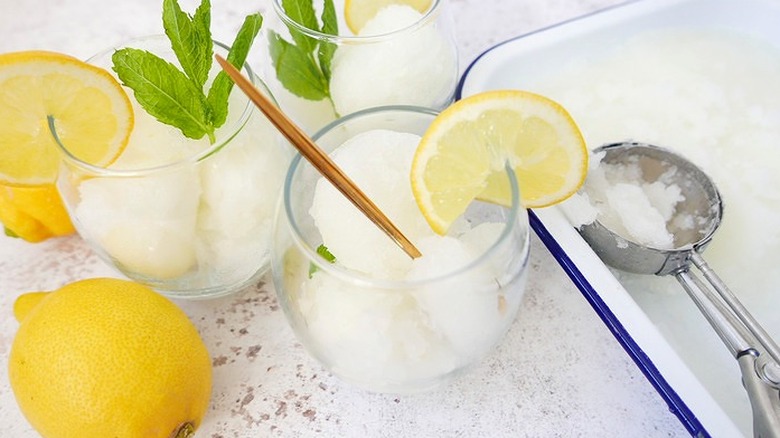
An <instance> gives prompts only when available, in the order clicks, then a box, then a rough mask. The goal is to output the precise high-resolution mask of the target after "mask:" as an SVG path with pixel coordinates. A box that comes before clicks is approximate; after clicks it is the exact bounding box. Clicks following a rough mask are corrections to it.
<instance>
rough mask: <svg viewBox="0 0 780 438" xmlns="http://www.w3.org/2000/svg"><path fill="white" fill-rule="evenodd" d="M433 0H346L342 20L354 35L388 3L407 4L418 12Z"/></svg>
mask: <svg viewBox="0 0 780 438" xmlns="http://www.w3.org/2000/svg"><path fill="white" fill-rule="evenodd" d="M431 3H433V0H346V1H345V2H344V21H346V22H347V27H349V30H351V31H352V33H354V34H355V35H357V34H358V33H359V32H360V29H362V28H363V26H365V25H366V23H368V22H369V21H370V20H371V19H372V18H374V16H375V15H376V13H377V12H379V10H380V9H382V8H384V7H385V6H389V5H407V6H411V7H413V8H414V9H416V10H417V11H418V12H420V13H421V14H422V13H425V11H427V10H428V8H430V7H431Z"/></svg>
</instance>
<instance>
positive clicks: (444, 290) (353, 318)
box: [272, 106, 529, 393]
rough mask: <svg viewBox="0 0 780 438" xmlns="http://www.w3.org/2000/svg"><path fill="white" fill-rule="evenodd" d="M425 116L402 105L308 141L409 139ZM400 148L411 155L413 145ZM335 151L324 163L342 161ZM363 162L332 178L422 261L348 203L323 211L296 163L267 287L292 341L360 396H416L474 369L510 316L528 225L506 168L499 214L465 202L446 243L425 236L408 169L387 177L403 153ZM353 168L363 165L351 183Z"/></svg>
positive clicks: (312, 175) (303, 165)
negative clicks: (352, 190) (352, 189)
mask: <svg viewBox="0 0 780 438" xmlns="http://www.w3.org/2000/svg"><path fill="white" fill-rule="evenodd" d="M436 114H437V112H436V111H434V110H430V109H424V108H418V107H403V106H396V107H382V108H374V109H369V110H363V111H359V112H357V113H354V114H352V115H349V116H347V117H344V118H341V119H339V120H337V121H335V122H334V123H331V124H330V125H328V126H327V127H325V128H324V129H323V130H321V131H320V132H318V133H317V134H316V135H315V137H314V138H315V141H316V142H317V144H318V145H319V146H320V147H322V148H323V149H324V150H325V151H326V152H329V153H331V152H333V151H334V149H336V148H338V147H339V146H340V145H342V143H344V142H345V141H347V140H353V139H357V138H359V137H360V136H362V135H364V134H366V133H367V132H368V133H369V134H371V133H373V132H376V131H375V130H387V131H392V132H394V133H403V134H399V135H408V134H407V133H410V134H415V135H417V136H420V135H422V134H423V133H424V131H425V129H426V128H427V126H428V125H429V124H430V123H431V122H432V121H433V119H434V118H435V117H436ZM385 132H386V131H385ZM382 135H384V134H382ZM394 135H395V134H394ZM357 147H359V148H362V147H364V145H363V144H360V145H359V146H357ZM365 147H367V146H365ZM411 147H412V153H413V150H414V148H415V147H416V142H415V143H413V144H412V146H411ZM343 150H344V147H341V149H339V151H338V154H337V156H336V157H335V158H334V160H336V162H337V163H339V161H341V162H342V163H347V164H349V161H350V158H349V155H347V154H346V153H345V152H342V151H343ZM351 150H352V151H353V152H354V151H355V150H356V149H351ZM345 155H346V157H345ZM370 155H371V156H373V157H375V158H376V161H375V162H374V163H366V162H364V161H359V162H358V164H357V165H355V163H354V159H352V164H350V165H348V166H345V167H342V169H343V170H344V171H345V173H347V175H349V176H350V177H351V178H352V179H353V180H354V181H355V182H356V183H357V184H358V186H360V187H361V189H363V190H364V192H366V194H367V195H368V196H369V197H370V198H371V199H372V200H373V201H374V202H375V203H376V204H377V205H378V206H379V207H380V209H382V210H383V212H384V213H385V214H387V215H388V217H389V218H390V219H391V220H392V221H393V222H394V223H395V224H396V225H398V226H399V228H400V229H401V231H402V232H404V234H406V235H407V237H409V238H410V239H411V240H412V242H413V243H415V245H417V246H418V248H419V249H420V250H421V251H422V254H423V255H422V257H420V258H418V259H415V260H412V259H410V258H409V257H408V256H406V254H405V253H403V252H402V250H400V249H399V248H398V247H396V246H395V244H394V242H392V241H391V240H390V239H389V238H387V236H385V235H384V234H382V233H381V232H380V231H378V230H377V229H376V228H375V227H374V225H373V224H372V223H370V221H368V220H367V219H365V218H362V217H361V216H359V215H360V213H359V212H357V210H356V209H355V208H354V207H352V205H351V204H349V203H348V201H344V203H331V204H328V203H323V202H324V201H322V199H323V198H321V197H322V196H324V195H323V194H322V193H321V191H322V190H326V189H325V188H324V186H323V185H324V184H328V183H327V182H325V181H324V180H321V177H320V175H319V174H318V173H317V172H316V170H314V169H313V167H312V166H311V165H310V164H309V163H308V162H306V161H303V160H301V158H300V156H298V157H296V158H294V159H293V162H292V164H291V166H290V169H289V171H288V173H287V178H286V181H285V184H284V195H283V198H282V199H281V200H280V206H279V208H278V210H277V216H276V225H275V232H274V233H275V237H274V244H273V248H272V272H273V279H274V285H275V287H276V291H277V294H278V297H279V300H280V303H281V306H282V308H283V309H284V311H285V314H286V316H287V318H288V320H289V322H290V324H291V326H292V328H293V330H294V332H295V334H296V335H297V337H298V338H299V339H300V341H301V342H302V344H303V345H304V346H305V347H306V348H307V350H308V351H309V352H310V353H311V354H312V355H313V356H314V357H315V358H316V359H317V360H319V361H320V362H321V363H322V364H323V365H324V366H325V367H326V368H327V369H328V370H330V371H331V372H332V373H333V374H335V375H336V376H338V377H340V378H341V379H343V380H345V381H348V382H351V383H353V384H355V385H357V386H359V387H362V388H365V389H368V390H370V391H376V392H388V393H409V392H417V391H424V390H428V389H431V388H434V387H436V386H438V385H441V384H443V383H445V382H447V381H448V380H450V379H451V378H453V377H454V376H456V375H458V374H459V373H461V372H463V371H464V370H466V369H468V368H469V367H470V366H471V365H473V364H475V363H477V362H479V360H480V359H481V358H483V357H484V356H485V355H486V354H487V353H488V352H489V351H490V350H491V349H492V348H493V347H494V346H495V345H496V344H497V343H498V342H499V341H500V340H501V338H502V337H503V335H504V334H505V332H506V331H507V329H508V327H509V326H510V324H511V323H512V321H513V320H514V319H515V316H516V314H517V310H518V308H519V306H520V302H521V299H522V296H523V292H524V287H525V281H526V276H527V264H528V253H529V226H528V217H527V214H526V211H525V210H524V209H523V208H521V207H520V205H519V189H518V186H517V180H516V178H515V175H514V173H513V172H512V171H511V170H507V172H506V177H507V178H508V180H509V183H510V185H511V187H512V194H513V199H512V206H511V208H505V207H500V206H498V205H494V204H488V203H483V202H478V201H475V202H474V203H472V205H471V206H470V207H469V209H468V211H467V212H466V213H465V215H464V216H463V217H462V218H461V219H459V221H458V222H457V223H456V224H455V225H453V227H452V230H451V231H450V232H449V234H448V235H447V236H438V235H435V234H434V233H433V232H432V231H431V230H430V228H429V227H427V224H426V223H425V222H424V219H422V215H421V213H420V212H419V210H418V209H417V207H416V204H414V200H413V198H412V194H411V188H410V183H409V179H408V169H406V172H404V171H403V169H402V170H400V171H398V170H390V169H391V168H393V169H395V167H396V164H397V163H398V162H402V163H405V164H404V166H406V167H409V166H410V164H411V157H409V156H407V155H409V154H408V153H406V155H404V156H402V157H401V159H400V160H399V159H398V158H389V157H390V156H391V155H392V156H393V157H398V156H401V155H403V154H400V153H396V152H392V151H388V153H387V154H385V155H383V154H373V153H371V154H370ZM344 160H346V161H344ZM369 161H370V160H369ZM355 166H357V167H356V168H358V169H359V168H361V167H363V171H362V172H359V173H360V174H359V175H356V174H355V172H352V170H354V169H352V168H351V167H355ZM371 166H380V168H381V169H380V170H379V171H377V170H376V169H374V168H373V167H371ZM391 174H392V175H395V178H393V177H389V179H388V175H391ZM377 181H379V183H378V185H377ZM377 186H378V187H380V189H378V190H379V191H377V189H376V187H377ZM380 192H381V193H380ZM336 193H337V192H336ZM409 198H412V199H409ZM396 201H398V202H396ZM410 203H411V204H410ZM350 209H351V211H348V210H350ZM401 211H403V213H400V212H401ZM355 215H358V216H355ZM410 223H417V224H419V223H422V224H423V225H424V227H425V228H426V229H425V230H423V229H421V228H420V227H419V226H415V225H410ZM333 227H336V228H339V229H338V230H336V231H334V230H333ZM370 233H379V234H378V235H373V236H371V235H369V234H370ZM334 258H335V260H334Z"/></svg>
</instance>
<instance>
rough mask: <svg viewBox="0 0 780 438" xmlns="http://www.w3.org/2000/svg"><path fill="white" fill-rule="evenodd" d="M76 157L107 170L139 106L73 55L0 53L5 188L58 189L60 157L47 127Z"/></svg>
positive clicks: (0, 160) (0, 167) (0, 173)
mask: <svg viewBox="0 0 780 438" xmlns="http://www.w3.org/2000/svg"><path fill="white" fill-rule="evenodd" d="M49 117H52V118H53V120H54V123H55V125H56V127H57V133H58V135H59V137H60V140H61V141H62V143H63V144H64V145H66V146H67V147H68V150H69V151H70V152H71V153H72V154H73V155H74V156H76V157H78V158H79V159H81V160H82V161H85V162H87V163H90V164H94V165H98V166H105V165H108V164H110V163H111V162H113V161H114V160H115V159H116V158H117V157H118V156H119V154H120V153H121V152H122V150H123V149H124V147H125V145H126V144H127V140H128V138H129V136H130V131H131V130H132V127H133V108H132V106H131V103H130V99H129V98H128V97H127V94H126V93H125V91H124V89H122V86H121V85H120V84H119V82H117V81H116V79H114V77H113V76H111V74H109V73H108V72H107V71H105V70H103V69H101V68H98V67H95V66H93V65H90V64H87V63H84V62H82V61H79V60H78V59H76V58H73V57H71V56H67V55H63V54H59V53H53V52H44V51H26V52H12V53H5V54H2V55H0V120H2V123H0V182H5V183H8V184H14V185H41V184H49V183H52V182H53V181H54V179H55V177H56V175H57V168H58V166H59V161H60V152H59V151H58V148H57V144H56V143H55V140H54V137H53V136H52V134H51V132H50V129H49Z"/></svg>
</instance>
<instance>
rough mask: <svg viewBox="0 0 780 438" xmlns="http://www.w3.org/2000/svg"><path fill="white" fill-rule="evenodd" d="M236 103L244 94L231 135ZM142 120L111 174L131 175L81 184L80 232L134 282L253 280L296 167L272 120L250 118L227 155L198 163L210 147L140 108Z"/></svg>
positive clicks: (188, 285)
mask: <svg viewBox="0 0 780 438" xmlns="http://www.w3.org/2000/svg"><path fill="white" fill-rule="evenodd" d="M234 96H241V95H240V93H239V94H236V93H235V92H234V93H233V94H232V95H231V109H230V114H233V119H230V120H228V122H227V123H226V124H225V126H224V127H223V129H225V128H228V127H229V126H231V124H234V123H236V121H232V120H234V119H236V120H237V119H238V117H239V115H240V114H241V113H242V110H243V108H241V102H246V100H245V99H244V98H243V97H234ZM135 115H136V116H135V117H136V123H135V127H134V129H133V132H132V136H131V138H130V141H129V143H128V146H127V148H126V150H125V152H124V153H123V154H122V155H121V156H120V157H119V159H118V160H117V161H116V162H115V163H114V164H112V165H111V166H110V169H112V170H120V171H124V172H126V173H125V174H123V175H119V176H107V177H95V178H85V179H84V180H83V181H81V183H80V185H79V186H78V199H79V201H78V203H77V205H76V206H75V219H76V221H77V223H78V224H79V225H80V227H79V228H80V232H81V233H82V234H83V235H84V236H85V237H87V238H88V239H90V240H92V241H94V242H95V243H97V244H98V247H99V248H100V249H101V250H102V251H104V252H105V253H106V255H107V256H108V257H110V258H111V259H112V260H113V261H114V262H115V263H116V264H117V266H118V267H120V269H122V270H123V272H125V273H126V274H128V275H130V276H131V277H133V278H142V279H148V280H150V281H153V282H155V284H169V285H174V286H173V287H174V288H175V289H198V288H209V287H215V286H219V285H225V286H227V285H234V284H237V283H240V282H242V281H245V280H247V279H249V278H250V277H251V276H252V274H254V273H255V272H256V271H257V270H258V269H260V268H262V266H263V265H264V264H265V262H266V259H267V257H268V249H269V246H270V233H271V221H272V215H273V209H274V207H275V204H276V199H277V196H278V192H279V188H280V186H281V182H282V180H283V177H284V172H285V170H286V164H287V163H288V162H289V155H290V152H289V150H288V149H286V148H284V145H281V144H277V143H276V137H275V130H274V128H273V127H272V126H271V125H270V123H269V122H268V121H267V119H265V118H264V117H250V118H249V119H248V121H247V122H246V125H245V126H244V127H243V128H242V132H241V133H239V134H238V135H236V136H235V137H234V138H233V139H232V140H231V141H229V142H227V143H226V144H225V146H224V147H223V148H222V149H220V150H218V151H217V152H215V153H214V154H213V155H211V156H209V157H206V158H204V159H202V160H200V161H197V160H196V158H195V157H197V155H198V154H202V153H204V151H206V150H208V149H209V148H210V144H209V141H208V139H206V138H203V139H201V140H192V139H188V138H186V137H184V136H183V135H182V134H181V131H179V130H178V129H176V128H173V127H171V126H168V125H164V124H162V123H160V122H158V121H157V120H155V119H154V118H153V117H152V116H150V115H149V114H148V113H146V111H144V110H143V109H142V108H140V107H139V106H138V105H137V104H136V107H135ZM217 136H218V138H219V136H220V132H219V130H218V132H217ZM174 163H178V164H174ZM155 167H158V169H154V168H155ZM148 169H153V170H148ZM167 281H170V283H166V282H167Z"/></svg>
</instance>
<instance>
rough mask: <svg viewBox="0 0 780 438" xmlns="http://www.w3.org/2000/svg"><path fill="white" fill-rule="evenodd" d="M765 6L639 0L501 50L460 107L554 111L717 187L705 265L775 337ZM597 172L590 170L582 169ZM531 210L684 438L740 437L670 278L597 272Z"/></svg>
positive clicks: (777, 279)
mask: <svg viewBox="0 0 780 438" xmlns="http://www.w3.org/2000/svg"><path fill="white" fill-rule="evenodd" d="M777 23H780V3H778V2H776V1H768V0H767V1H761V0H746V1H736V0H658V1H651V0H641V1H635V2H630V3H626V4H623V5H620V6H617V7H614V8H611V9H608V10H605V11H601V12H598V13H596V14H593V15H589V16H585V17H582V18H579V19H576V20H573V21H569V22H565V23H562V24H560V25H557V26H553V27H551V28H547V29H543V30H541V31H538V32H534V33H531V34H528V35H523V36H520V37H518V38H516V39H513V40H510V41H507V42H504V43H502V44H499V45H498V46H496V47H494V48H492V49H490V50H488V51H486V52H485V53H483V54H482V55H481V56H480V57H479V58H478V59H477V60H475V61H474V63H473V64H472V65H471V66H470V67H469V69H468V70H467V71H466V73H465V74H464V76H463V79H462V81H461V84H460V89H459V96H461V97H463V96H468V95H471V94H474V93H477V92H480V91H484V90H489V89H502V88H520V89H525V90H529V91H533V92H538V93H540V94H544V95H547V96H549V97H551V98H553V99H554V100H557V101H558V102H560V103H561V104H563V106H564V107H566V108H567V109H568V110H569V111H570V112H571V114H572V116H573V117H574V119H575V120H576V121H577V123H578V124H579V126H580V128H581V129H582V132H583V135H584V136H585V139H586V141H587V143H588V146H589V147H590V148H592V149H593V148H596V147H598V146H601V145H603V144H607V143H615V142H621V141H638V142H646V143H651V144H655V145H658V146H662V147H665V148H668V149H671V150H673V151H676V152H678V153H680V154H681V155H683V156H685V157H686V158H687V159H689V160H691V161H692V162H694V163H695V164H696V165H697V166H699V167H701V168H702V169H703V170H704V171H705V172H706V173H707V174H709V175H710V176H711V177H712V178H713V179H714V181H715V184H716V185H717V187H718V189H719V190H720V192H721V194H722V196H723V199H724V203H725V211H724V217H723V222H722V224H721V227H720V228H719V230H718V231H717V233H716V234H715V236H714V238H713V240H712V242H711V243H710V244H709V246H708V247H707V248H706V249H705V250H704V252H703V254H704V255H705V256H706V258H707V261H708V262H709V264H710V266H712V267H713V268H714V269H715V271H717V272H718V274H719V275H720V276H721V277H722V278H723V279H724V280H725V282H726V283H727V284H728V285H729V286H730V287H731V289H732V290H733V291H734V293H735V294H736V295H737V296H738V297H739V299H740V300H741V301H742V302H743V303H744V304H745V306H746V307H747V308H748V309H749V310H750V311H751V312H752V313H753V315H754V316H755V317H756V319H758V320H759V321H760V322H761V323H762V324H763V326H764V328H766V329H767V331H768V332H769V334H770V335H772V336H773V337H774V338H775V340H778V339H780V269H778V268H777V266H776V260H778V256H777V255H778V254H780V153H778V151H777V144H778V141H780V81H778V80H777V78H778V77H780V26H778V24H777ZM592 161H594V162H595V161H597V160H592ZM577 199H578V198H576V197H575V198H573V199H572V200H571V201H567V203H565V204H564V205H563V206H560V207H558V206H556V207H551V208H547V209H539V210H535V211H534V212H533V214H532V219H533V226H534V229H535V230H536V232H537V234H538V235H539V236H540V237H541V239H542V240H543V241H544V242H545V244H546V245H547V246H548V248H549V249H550V250H551V251H552V252H553V254H554V255H555V257H556V258H557V259H558V261H559V262H560V263H561V265H562V266H563V267H564V269H565V270H566V271H567V273H568V274H569V276H570V277H571V278H572V280H573V281H574V282H575V283H576V284H577V286H578V287H579V288H580V290H581V291H582V292H583V294H584V296H585V298H586V299H587V300H588V301H589V302H590V303H591V305H592V306H593V307H594V309H595V310H596V311H597V312H598V313H599V315H600V317H601V318H602V320H603V321H604V322H605V324H606V325H607V326H608V327H609V328H610V330H611V331H612V332H613V333H614V334H615V336H616V338H617V339H618V341H620V342H621V344H622V345H623V346H624V348H625V349H626V351H627V352H628V353H629V354H630V355H631V356H632V358H633V359H634V361H635V362H636V363H637V365H638V366H639V367H640V368H641V369H642V371H643V372H644V374H645V375H646V376H647V378H648V379H649V380H650V381H651V383H652V384H653V385H654V386H655V387H656V389H657V390H658V391H659V392H660V394H661V395H662V396H663V397H664V399H665V400H666V401H667V403H668V404H669V406H670V409H672V411H674V412H675V413H676V415H677V416H678V417H679V418H680V420H681V421H682V422H683V423H684V425H685V426H686V428H687V429H688V430H689V431H690V432H691V433H692V434H693V435H698V434H701V435H704V436H715V437H719V436H724V437H732V436H750V435H752V425H751V423H752V416H751V409H750V403H749V400H748V398H747V395H746V392H745V390H744V388H743V387H742V385H741V383H740V372H739V367H738V365H737V362H736V361H735V359H734V358H733V357H732V356H731V355H730V353H729V352H728V350H727V349H726V348H724V346H723V344H722V343H721V341H720V339H718V337H717V335H716V334H715V332H714V331H713V330H712V329H711V328H710V326H709V325H708V323H707V322H706V320H705V319H704V317H703V316H702V315H701V314H700V313H699V311H698V310H697V309H696V306H695V305H694V303H693V302H692V301H691V300H690V299H689V298H688V296H687V295H686V294H685V292H684V291H683V289H682V288H681V287H680V286H679V284H677V282H676V281H675V280H674V278H672V277H658V276H642V275H635V274H628V273H625V272H621V271H617V270H614V269H610V268H608V267H606V266H605V265H604V263H602V262H601V261H600V260H599V258H598V257H597V256H596V255H595V254H594V252H593V251H592V250H591V248H590V247H589V246H588V245H587V244H586V243H585V241H584V240H583V239H582V238H581V237H580V235H579V234H578V233H577V231H576V230H575V228H574V226H573V225H572V221H571V220H570V216H569V217H567V215H566V214H565V212H564V210H566V209H569V210H576V206H572V205H568V203H569V202H577Z"/></svg>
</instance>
